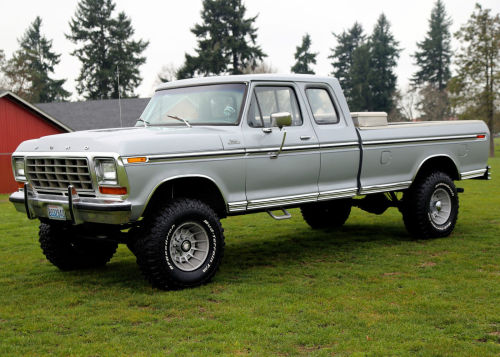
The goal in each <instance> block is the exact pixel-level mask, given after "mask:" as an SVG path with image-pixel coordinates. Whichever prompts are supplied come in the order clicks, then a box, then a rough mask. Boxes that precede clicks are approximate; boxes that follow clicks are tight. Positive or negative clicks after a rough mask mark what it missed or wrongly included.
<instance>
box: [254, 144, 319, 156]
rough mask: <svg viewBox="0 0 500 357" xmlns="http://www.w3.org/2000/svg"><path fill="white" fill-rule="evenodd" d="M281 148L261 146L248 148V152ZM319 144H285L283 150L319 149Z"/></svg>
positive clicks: (259, 152) (263, 151) (262, 151)
mask: <svg viewBox="0 0 500 357" xmlns="http://www.w3.org/2000/svg"><path fill="white" fill-rule="evenodd" d="M279 149H280V148H279V146H277V147H267V148H259V149H248V150H247V151H246V152H247V153H248V154H255V153H257V154H262V153H267V152H270V151H273V152H274V151H278V150H279ZM318 149H319V145H317V144H312V145H297V146H285V147H284V148H283V152H290V151H302V150H307V151H310V150H318Z"/></svg>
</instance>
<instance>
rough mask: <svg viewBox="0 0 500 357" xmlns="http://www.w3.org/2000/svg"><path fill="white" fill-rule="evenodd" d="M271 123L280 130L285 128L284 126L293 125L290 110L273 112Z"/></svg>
mask: <svg viewBox="0 0 500 357" xmlns="http://www.w3.org/2000/svg"><path fill="white" fill-rule="evenodd" d="M271 123H272V126H277V127H278V128H279V129H280V130H281V129H283V127H284V126H291V125H292V114H290V113H289V112H280V113H273V114H271Z"/></svg>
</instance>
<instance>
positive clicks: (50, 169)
mask: <svg viewBox="0 0 500 357" xmlns="http://www.w3.org/2000/svg"><path fill="white" fill-rule="evenodd" d="M26 175H27V178H28V180H29V181H30V182H31V184H32V185H33V186H34V187H35V188H36V189H45V190H57V191H60V190H64V189H67V188H68V185H73V186H74V187H75V189H76V190H77V191H93V186H92V177H91V175H90V170H89V164H88V162H87V159H85V158H80V157H78V158H58V157H31V158H27V159H26Z"/></svg>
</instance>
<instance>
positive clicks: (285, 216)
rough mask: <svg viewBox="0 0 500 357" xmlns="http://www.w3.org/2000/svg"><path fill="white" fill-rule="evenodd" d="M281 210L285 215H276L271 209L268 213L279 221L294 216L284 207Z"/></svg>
mask: <svg viewBox="0 0 500 357" xmlns="http://www.w3.org/2000/svg"><path fill="white" fill-rule="evenodd" d="M280 210H281V212H283V215H281V216H276V215H274V214H273V213H272V212H271V211H269V210H268V211H266V212H267V214H268V215H270V216H271V217H272V218H274V219H275V220H277V221H281V220H283V219H289V218H292V215H291V214H290V212H288V211H287V210H286V209H284V208H280Z"/></svg>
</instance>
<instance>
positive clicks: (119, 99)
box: [116, 66, 123, 128]
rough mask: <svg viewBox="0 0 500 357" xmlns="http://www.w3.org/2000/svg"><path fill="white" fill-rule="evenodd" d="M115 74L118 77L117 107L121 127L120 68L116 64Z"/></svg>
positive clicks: (121, 126)
mask: <svg viewBox="0 0 500 357" xmlns="http://www.w3.org/2000/svg"><path fill="white" fill-rule="evenodd" d="M116 75H117V77H118V107H119V108H120V128H123V122H122V97H121V95H120V69H119V68H118V66H116Z"/></svg>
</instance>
